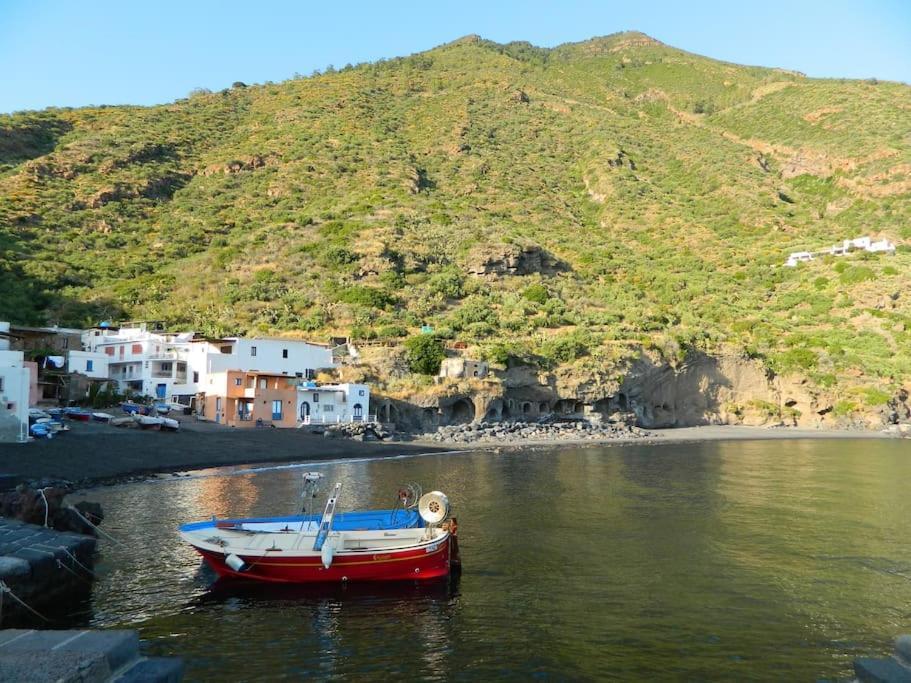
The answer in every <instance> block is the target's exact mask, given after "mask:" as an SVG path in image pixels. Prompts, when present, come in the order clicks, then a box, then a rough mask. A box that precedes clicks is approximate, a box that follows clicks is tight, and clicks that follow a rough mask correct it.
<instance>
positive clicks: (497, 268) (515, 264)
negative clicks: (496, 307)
mask: <svg viewBox="0 0 911 683" xmlns="http://www.w3.org/2000/svg"><path fill="white" fill-rule="evenodd" d="M466 270H467V271H468V272H469V273H471V274H472V275H481V276H494V277H504V276H510V275H531V274H532V273H540V274H541V275H554V274H556V273H558V272H560V271H563V270H567V266H566V264H564V263H563V262H561V261H560V260H559V259H557V258H556V257H554V256H553V254H551V253H549V252H547V251H545V250H544V249H542V248H541V247H539V246H537V245H533V244H532V245H526V246H519V245H517V244H491V245H484V246H482V247H479V248H477V249H475V250H474V251H473V252H472V253H471V255H470V256H469V260H468V263H467V265H466Z"/></svg>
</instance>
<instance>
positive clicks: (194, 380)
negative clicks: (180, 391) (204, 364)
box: [193, 371, 199, 384]
mask: <svg viewBox="0 0 911 683" xmlns="http://www.w3.org/2000/svg"><path fill="white" fill-rule="evenodd" d="M198 381H199V373H198V372H195V371H194V372H193V384H196V383H197V382H198Z"/></svg>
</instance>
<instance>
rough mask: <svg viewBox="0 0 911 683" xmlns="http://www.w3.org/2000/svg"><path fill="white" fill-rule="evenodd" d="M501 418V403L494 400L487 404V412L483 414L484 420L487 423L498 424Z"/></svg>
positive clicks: (498, 400)
mask: <svg viewBox="0 0 911 683" xmlns="http://www.w3.org/2000/svg"><path fill="white" fill-rule="evenodd" d="M502 417H503V401H501V400H500V399H494V400H493V401H491V402H490V403H489V404H487V412H485V413H484V420H485V421H487V422H499V421H500V419H502Z"/></svg>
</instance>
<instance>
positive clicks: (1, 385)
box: [0, 377, 3, 391]
mask: <svg viewBox="0 0 911 683" xmlns="http://www.w3.org/2000/svg"><path fill="white" fill-rule="evenodd" d="M0 391H3V378H2V377H0Z"/></svg>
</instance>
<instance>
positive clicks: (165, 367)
mask: <svg viewBox="0 0 911 683" xmlns="http://www.w3.org/2000/svg"><path fill="white" fill-rule="evenodd" d="M161 371H162V372H171V363H162V364H161Z"/></svg>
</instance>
